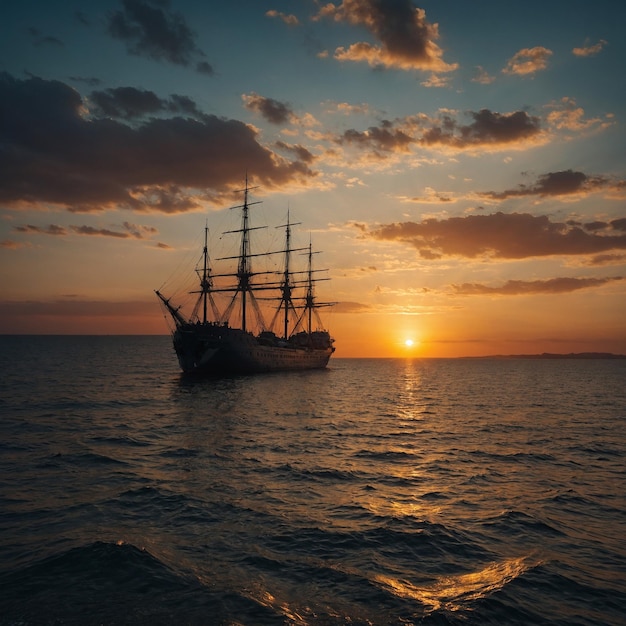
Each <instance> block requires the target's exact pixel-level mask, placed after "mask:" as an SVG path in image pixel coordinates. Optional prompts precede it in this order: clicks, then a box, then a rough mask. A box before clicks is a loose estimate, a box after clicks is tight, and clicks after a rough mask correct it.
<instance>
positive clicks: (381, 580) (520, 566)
mask: <svg viewBox="0 0 626 626" xmlns="http://www.w3.org/2000/svg"><path fill="white" fill-rule="evenodd" d="M539 564H540V561H539V560H538V559H537V558H534V557H533V556H532V555H528V556H521V557H516V558H511V559H507V560H505V561H502V562H493V563H490V564H489V565H487V566H486V567H485V568H484V569H482V570H479V571H477V572H471V573H469V574H460V575H458V576H442V577H440V578H438V579H437V580H436V581H435V582H433V583H432V584H430V585H426V586H418V585H414V584H412V583H409V582H407V581H404V580H400V579H397V578H392V577H390V576H383V575H377V576H376V577H375V581H376V582H377V583H378V584H380V585H382V586H383V587H384V588H385V589H387V590H388V591H391V592H392V593H394V594H395V595H397V596H400V597H403V598H409V599H412V600H417V601H418V602H420V603H421V604H422V605H423V606H424V607H425V609H426V611H427V612H432V611H437V610H440V609H445V610H447V611H459V610H462V609H463V608H469V607H468V606H467V603H468V602H472V601H475V600H480V599H481V598H485V597H487V596H488V595H490V594H492V593H494V592H495V591H498V590H499V589H502V587H504V586H505V585H506V584H508V583H510V582H511V581H513V580H515V579H516V578H517V577H518V576H521V575H522V574H524V572H526V571H528V570H530V569H532V568H534V567H536V566H537V565H539Z"/></svg>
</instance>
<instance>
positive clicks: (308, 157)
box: [275, 141, 315, 163]
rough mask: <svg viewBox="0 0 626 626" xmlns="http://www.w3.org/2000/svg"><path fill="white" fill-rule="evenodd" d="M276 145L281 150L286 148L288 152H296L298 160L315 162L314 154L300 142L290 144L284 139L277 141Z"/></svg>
mask: <svg viewBox="0 0 626 626" xmlns="http://www.w3.org/2000/svg"><path fill="white" fill-rule="evenodd" d="M275 146H276V148H277V149H279V150H286V151H287V152H290V153H291V154H294V155H295V156H296V157H297V159H298V161H301V162H302V163H313V161H314V160H315V157H314V156H313V154H312V153H311V152H310V151H309V150H308V149H307V148H305V147H304V146H302V145H300V144H288V143H285V142H284V141H277V142H276V144H275Z"/></svg>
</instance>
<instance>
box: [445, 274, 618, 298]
mask: <svg viewBox="0 0 626 626" xmlns="http://www.w3.org/2000/svg"><path fill="white" fill-rule="evenodd" d="M616 280H624V279H623V277H621V276H612V277H607V278H550V279H548V280H530V281H526V280H509V281H507V282H506V283H505V284H504V285H502V286H500V287H491V286H488V285H482V284H480V283H464V284H462V285H452V289H453V290H454V292H455V293H457V294H459V295H464V296H483V295H499V296H523V295H536V294H558V293H570V292H572V291H578V290H580V289H592V288H595V287H602V286H603V285H606V284H607V283H610V282H613V281H616Z"/></svg>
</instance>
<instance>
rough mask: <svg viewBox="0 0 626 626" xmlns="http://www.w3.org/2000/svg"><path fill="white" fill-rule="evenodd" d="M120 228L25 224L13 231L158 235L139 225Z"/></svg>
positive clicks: (137, 236)
mask: <svg viewBox="0 0 626 626" xmlns="http://www.w3.org/2000/svg"><path fill="white" fill-rule="evenodd" d="M120 228H121V230H111V229H110V228H98V227H95V226H90V225H87V224H83V225H80V226H76V225H70V226H59V225H58V224H49V225H48V226H36V225H34V224H26V225H23V226H14V227H13V230H14V231H15V232H18V233H22V234H36V235H53V236H67V235H72V234H74V235H88V236H97V237H114V238H116V239H145V238H147V237H151V236H152V235H156V234H157V233H158V231H157V229H156V228H154V227H152V226H142V225H139V224H132V223H130V222H124V223H123V224H122V226H121V227H120Z"/></svg>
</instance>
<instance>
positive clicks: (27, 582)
mask: <svg viewBox="0 0 626 626" xmlns="http://www.w3.org/2000/svg"><path fill="white" fill-rule="evenodd" d="M0 587H1V588H2V590H3V594H2V599H0V614H1V615H2V617H0V623H2V624H24V625H28V624H44V623H45V624H53V623H58V624H86V625H91V624H94V625H95V624H103V623H106V624H122V623H123V624H172V623H187V624H204V623H207V620H209V622H210V623H232V622H231V618H232V616H233V614H235V615H237V616H238V617H240V618H241V619H242V621H243V623H249V624H252V623H258V624H276V623H279V622H278V620H277V614H276V612H275V611H274V610H272V609H271V608H269V607H268V606H267V605H266V604H264V603H262V602H258V601H256V600H255V599H254V598H253V597H250V596H248V595H246V594H237V593H235V592H233V591H231V592H229V593H228V594H224V593H223V592H222V591H221V590H219V589H211V588H210V587H209V586H207V585H206V584H203V583H202V582H201V581H200V580H199V579H198V578H197V577H196V576H194V575H193V574H192V573H190V572H183V571H180V570H177V569H174V568H173V567H171V566H169V565H168V564H166V563H165V562H163V561H161V560H159V559H158V558H157V557H155V556H153V555H152V554H150V553H149V552H148V551H147V550H145V549H143V548H139V547H136V546H134V545H130V544H125V543H122V542H118V543H107V542H100V541H97V542H95V543H92V544H89V545H84V546H79V547H76V548H72V549H70V550H68V551H66V552H63V553H62V554H59V555H55V556H51V557H48V558H45V559H43V560H41V561H39V562H37V563H35V564H32V565H30V566H27V567H24V568H23V569H21V570H18V571H14V572H10V573H8V574H4V575H3V576H0ZM252 616H254V621H252Z"/></svg>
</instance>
